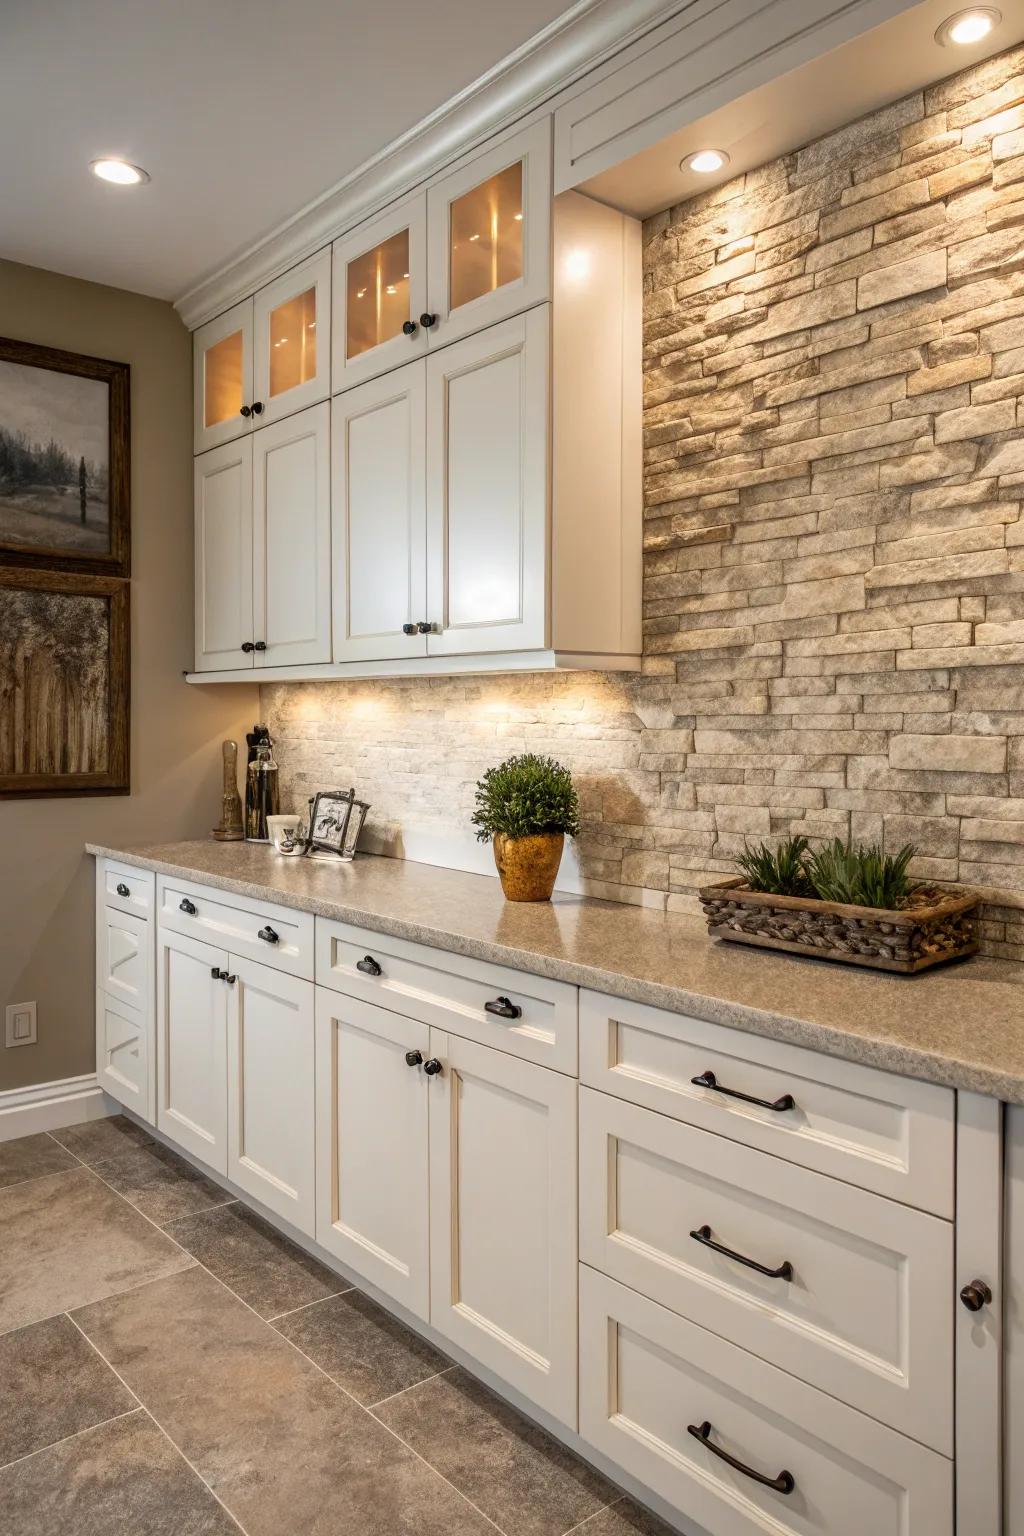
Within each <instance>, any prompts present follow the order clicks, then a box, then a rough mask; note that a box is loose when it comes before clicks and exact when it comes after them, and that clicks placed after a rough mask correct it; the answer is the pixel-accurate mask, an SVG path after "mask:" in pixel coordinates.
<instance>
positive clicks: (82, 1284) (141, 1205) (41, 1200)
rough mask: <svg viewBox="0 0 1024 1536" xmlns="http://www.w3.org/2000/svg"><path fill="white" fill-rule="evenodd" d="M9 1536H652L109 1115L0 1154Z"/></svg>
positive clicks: (559, 1454)
mask: <svg viewBox="0 0 1024 1536" xmlns="http://www.w3.org/2000/svg"><path fill="white" fill-rule="evenodd" d="M0 1383H2V1384H3V1385H2V1389H0V1531H2V1532H3V1533H4V1536H55V1533H57V1532H60V1536H227V1533H234V1536H237V1533H238V1532H239V1531H243V1532H246V1533H247V1536H342V1533H344V1536H413V1533H416V1536H487V1533H491V1536H493V1533H494V1531H495V1530H498V1531H501V1532H504V1533H505V1536H567V1533H568V1532H570V1531H572V1532H573V1533H579V1536H671V1533H670V1532H669V1531H668V1528H667V1527H666V1526H664V1525H662V1524H661V1522H660V1521H658V1520H656V1519H655V1518H654V1516H653V1515H651V1514H649V1513H648V1512H647V1511H646V1510H643V1509H641V1508H640V1507H639V1506H638V1505H636V1504H634V1503H633V1502H632V1501H631V1500H629V1499H626V1498H623V1497H622V1495H621V1494H620V1493H619V1491H618V1490H617V1489H616V1488H614V1487H613V1486H612V1485H611V1484H610V1483H608V1482H606V1481H605V1479H604V1478H602V1477H601V1476H600V1475H599V1474H598V1473H597V1472H595V1471H594V1470H593V1469H592V1468H591V1467H589V1466H587V1465H586V1463H584V1462H582V1461H581V1460H579V1458H578V1457H576V1456H573V1455H572V1454H571V1453H570V1452H569V1451H567V1450H566V1449H565V1448H564V1447H563V1446H561V1445H559V1444H558V1442H557V1441H555V1440H553V1439H552V1438H551V1437H550V1436H549V1435H547V1434H545V1433H544V1432H543V1431H542V1430H540V1429H538V1428H537V1426H536V1425H534V1424H531V1423H530V1422H529V1421H528V1420H526V1419H524V1418H523V1417H522V1416H521V1415H520V1414H518V1413H516V1412H515V1410H514V1409H512V1408H510V1407H509V1406H508V1405H507V1404H505V1403H503V1402H502V1401H501V1400H500V1399H499V1398H497V1397H495V1396H494V1395H493V1394H492V1393H490V1392H489V1391H487V1390H486V1389H485V1388H484V1387H482V1386H481V1385H480V1384H479V1383H478V1382H476V1381H475V1380H474V1379H473V1378H472V1377H471V1376H470V1375H469V1374H468V1373H467V1372H465V1371H464V1370H462V1368H461V1367H459V1366H456V1365H453V1364H452V1363H451V1361H450V1360H448V1359H447V1358H446V1357H445V1356H444V1355H442V1354H440V1353H438V1351H437V1350H435V1349H433V1348H432V1347H431V1346H430V1345H429V1344H427V1343H425V1342H424V1341H423V1340H422V1339H420V1338H419V1337H418V1336H417V1335H416V1334H414V1333H412V1332H411V1331H410V1330H409V1329H408V1328H406V1327H405V1326H404V1325H403V1324H402V1323H400V1322H398V1321H397V1320H396V1319H395V1318H393V1317H391V1316H390V1314H389V1313H387V1312H385V1311H383V1310H382V1309H381V1308H380V1307H378V1306H377V1305H376V1303H375V1302H373V1301H372V1300H371V1299H370V1298H369V1297H368V1296H365V1295H363V1294H362V1292H360V1291H358V1290H352V1289H349V1288H348V1287H347V1286H346V1284H345V1282H344V1281H342V1280H341V1279H340V1278H339V1277H338V1276H337V1275H334V1274H333V1273H331V1271H329V1270H327V1269H325V1268H324V1267H323V1266H322V1265H321V1264H318V1263H317V1262H316V1260H314V1259H311V1258H310V1257H309V1256H308V1255H307V1254H305V1253H303V1252H301V1251H300V1250H299V1249H298V1248H296V1247H295V1246H294V1245H293V1244H292V1243H290V1242H288V1241H287V1239H285V1238H283V1237H282V1236H281V1235H280V1234H279V1233H278V1232H276V1231H275V1230H274V1229H273V1228H272V1227H270V1226H268V1225H267V1224H266V1223H265V1222H264V1221H262V1220H261V1219H260V1218H259V1217H258V1216H256V1215H254V1214H253V1212H251V1211H249V1210H248V1209H247V1208H246V1207H245V1206H243V1205H241V1204H239V1203H238V1202H237V1201H234V1200H232V1199H230V1198H229V1197H228V1196H227V1195H226V1193H225V1191H224V1190H222V1189H221V1188H219V1186H217V1185H216V1184H214V1183H212V1182H211V1181H210V1180H209V1179H206V1178H204V1177H203V1176H202V1175H201V1174H199V1173H197V1172H196V1170H195V1169H194V1168H192V1167H191V1166H190V1165H189V1164H187V1163H185V1162H184V1161H183V1160H182V1159H180V1158H178V1157H176V1156H175V1155H174V1154H173V1153H172V1152H169V1151H168V1150H167V1149H166V1148H165V1147H163V1146H161V1145H160V1144H158V1143H157V1142H155V1141H153V1140H152V1139H151V1138H149V1137H148V1136H146V1134H145V1133H144V1132H143V1131H141V1130H140V1129H139V1128H138V1127H137V1126H136V1125H134V1124H133V1123H132V1122H131V1121H129V1120H127V1119H124V1118H122V1117H116V1118H114V1119H111V1120H99V1121H93V1122H90V1123H87V1124H85V1125H79V1126H72V1127H70V1128H69V1129H67V1130H64V1131H57V1132H54V1133H53V1135H39V1136H25V1137H23V1138H22V1139H21V1140H20V1141H9V1142H5V1143H0Z"/></svg>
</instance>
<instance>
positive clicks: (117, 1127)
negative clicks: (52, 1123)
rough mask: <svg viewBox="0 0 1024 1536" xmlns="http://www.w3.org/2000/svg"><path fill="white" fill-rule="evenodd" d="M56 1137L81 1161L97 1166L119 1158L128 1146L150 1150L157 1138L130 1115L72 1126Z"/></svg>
mask: <svg viewBox="0 0 1024 1536" xmlns="http://www.w3.org/2000/svg"><path fill="white" fill-rule="evenodd" d="M52 1135H53V1136H54V1138H55V1139H56V1140H57V1141H59V1142H60V1144H61V1146H62V1147H67V1149H68V1151H69V1152H73V1153H74V1155H75V1157H77V1158H79V1159H80V1160H81V1162H83V1163H87V1164H88V1165H89V1166H90V1167H94V1166H95V1165H96V1164H97V1163H103V1162H106V1161H107V1159H108V1158H111V1157H116V1156H117V1154H118V1153H119V1152H124V1151H125V1150H126V1149H127V1148H128V1147H149V1146H152V1145H153V1138H152V1136H150V1135H149V1133H148V1132H147V1131H144V1130H143V1129H142V1127H141V1126H139V1125H136V1124H135V1121H134V1120H129V1119H128V1116H127V1115H112V1116H111V1117H110V1118H109V1119H107V1120H84V1121H83V1122H82V1123H81V1124H80V1125H68V1126H65V1127H64V1129H63V1130H60V1131H53V1132H52Z"/></svg>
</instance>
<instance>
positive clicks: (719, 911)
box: [698, 878, 980, 974]
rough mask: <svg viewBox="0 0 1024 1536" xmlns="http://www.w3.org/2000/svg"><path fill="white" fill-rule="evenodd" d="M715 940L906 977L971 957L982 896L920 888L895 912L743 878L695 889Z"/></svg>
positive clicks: (976, 946)
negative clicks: (756, 885)
mask: <svg viewBox="0 0 1024 1536" xmlns="http://www.w3.org/2000/svg"><path fill="white" fill-rule="evenodd" d="M698 894H699V895H700V900H701V905H702V906H703V908H704V913H705V916H706V917H707V920H708V932H709V933H710V934H711V935H712V937H713V938H716V939H728V940H731V941H732V942H734V943H737V944H756V945H760V946H761V947H762V948H765V949H781V950H786V951H788V952H789V953H790V954H797V955H812V956H817V957H818V958H819V959H821V960H840V961H844V962H845V963H846V964H848V965H866V966H870V967H872V968H873V969H875V970H880V971H902V972H905V973H907V974H911V973H912V972H914V971H923V970H926V969H927V968H928V967H929V966H932V965H942V964H944V963H945V962H946V961H947V960H958V959H960V958H961V956H963V955H973V954H974V953H975V952H976V950H977V948H978V940H977V911H978V906H979V904H980V897H978V896H976V895H972V894H970V893H968V894H965V895H951V894H949V893H948V892H946V891H943V890H940V889H939V888H938V887H936V886H921V887H920V888H919V889H918V890H917V891H916V892H915V893H914V896H913V897H912V898H911V903H910V904H909V905H908V906H906V907H902V908H900V909H899V910H898V911H887V910H886V909H884V908H880V907H848V906H843V905H842V904H841V903H839V902H835V901H818V900H817V899H815V898H814V897H810V896H807V897H804V896H773V895H769V894H768V893H767V892H765V891H752V890H750V889H749V888H748V886H747V884H746V881H745V880H743V879H741V878H734V879H732V880H722V881H720V882H719V883H717V884H715V885H706V886H704V887H703V889H702V890H701V891H700V892H699V893H698Z"/></svg>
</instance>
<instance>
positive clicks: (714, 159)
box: [679, 149, 729, 176]
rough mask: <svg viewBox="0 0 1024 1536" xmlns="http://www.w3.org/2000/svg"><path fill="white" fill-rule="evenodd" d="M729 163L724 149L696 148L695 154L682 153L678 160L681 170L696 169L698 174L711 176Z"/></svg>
mask: <svg viewBox="0 0 1024 1536" xmlns="http://www.w3.org/2000/svg"><path fill="white" fill-rule="evenodd" d="M728 164H729V156H728V155H727V154H726V152H725V150H724V149H698V150H697V151H696V153H695V154H692V155H684V156H683V158H682V160H680V162H679V169H680V170H681V171H696V172H697V174H698V176H712V175H714V173H715V171H720V170H721V169H722V168H723V166H726V165H728Z"/></svg>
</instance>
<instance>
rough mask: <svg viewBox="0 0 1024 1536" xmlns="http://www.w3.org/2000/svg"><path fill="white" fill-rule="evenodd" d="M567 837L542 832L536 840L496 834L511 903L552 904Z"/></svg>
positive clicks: (496, 854)
mask: <svg viewBox="0 0 1024 1536" xmlns="http://www.w3.org/2000/svg"><path fill="white" fill-rule="evenodd" d="M564 845H565V836H564V834H563V833H561V832H539V833H537V835H536V836H534V837H508V836H507V835H506V834H505V833H504V832H496V833H495V834H494V862H495V864H496V865H497V866H498V875H499V878H500V879H501V888H502V890H503V891H504V892H505V897H506V900H508V901H550V900H551V892H552V891H553V890H554V888H555V878H556V876H557V874H558V866H559V864H561V862H562V848H563V847H564Z"/></svg>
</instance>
